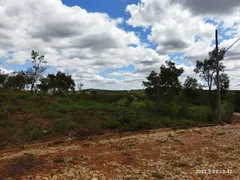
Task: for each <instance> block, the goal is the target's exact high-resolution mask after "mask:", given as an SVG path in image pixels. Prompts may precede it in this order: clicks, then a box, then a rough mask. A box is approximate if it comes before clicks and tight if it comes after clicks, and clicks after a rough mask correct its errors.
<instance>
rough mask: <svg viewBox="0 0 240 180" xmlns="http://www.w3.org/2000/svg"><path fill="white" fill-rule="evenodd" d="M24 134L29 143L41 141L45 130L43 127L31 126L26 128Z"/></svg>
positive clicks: (27, 125)
mask: <svg viewBox="0 0 240 180" xmlns="http://www.w3.org/2000/svg"><path fill="white" fill-rule="evenodd" d="M24 132H25V135H26V136H27V140H28V141H34V140H39V139H40V138H41V137H42V136H43V129H42V128H41V127H34V126H31V125H29V124H26V125H25V126H24Z"/></svg>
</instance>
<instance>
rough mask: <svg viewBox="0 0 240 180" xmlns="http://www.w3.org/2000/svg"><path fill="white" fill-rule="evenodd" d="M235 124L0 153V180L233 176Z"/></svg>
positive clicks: (239, 165)
mask: <svg viewBox="0 0 240 180" xmlns="http://www.w3.org/2000/svg"><path fill="white" fill-rule="evenodd" d="M239 154H240V124H239V123H236V124H231V125H224V126H215V127H205V128H193V129H188V130H176V131H155V132H154V131H153V132H146V133H142V134H130V135H124V136H117V137H111V138H100V139H88V140H84V141H80V142H68V143H65V144H61V145H55V146H54V147H49V146H46V145H44V146H42V147H41V146H40V147H38V148H32V149H25V150H21V151H18V152H1V153H0V179H7V178H9V177H10V178H9V179H11V178H12V179H31V178H32V179H73V178H75V179H84V180H85V179H94V178H95V179H94V180H97V179H218V180H220V179H224V180H226V179H238V178H239V177H240V156H239Z"/></svg>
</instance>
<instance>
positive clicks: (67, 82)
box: [56, 71, 75, 94]
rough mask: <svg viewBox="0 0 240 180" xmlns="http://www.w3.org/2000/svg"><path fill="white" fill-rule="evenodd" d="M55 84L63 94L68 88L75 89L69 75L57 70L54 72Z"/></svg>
mask: <svg viewBox="0 0 240 180" xmlns="http://www.w3.org/2000/svg"><path fill="white" fill-rule="evenodd" d="M56 85H57V90H58V93H59V94H65V93H67V92H69V90H71V91H74V90H75V82H74V80H73V79H72V76H71V75H68V74H65V73H62V72H61V71H58V72H57V74H56Z"/></svg>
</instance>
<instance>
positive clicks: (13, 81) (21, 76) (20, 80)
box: [5, 71, 29, 91]
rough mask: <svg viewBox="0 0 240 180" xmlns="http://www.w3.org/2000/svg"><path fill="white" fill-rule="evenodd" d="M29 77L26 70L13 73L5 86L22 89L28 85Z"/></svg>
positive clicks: (16, 89) (17, 89)
mask: <svg viewBox="0 0 240 180" xmlns="http://www.w3.org/2000/svg"><path fill="white" fill-rule="evenodd" d="M28 84H29V79H28V76H27V74H26V73H25V72H24V71H20V72H13V73H11V74H10V75H9V76H8V78H7V81H6V83H5V88H7V89H12V90H15V91H21V90H23V89H25V88H26V87H27V85H28Z"/></svg>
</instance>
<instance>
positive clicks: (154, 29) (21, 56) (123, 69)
mask: <svg viewBox="0 0 240 180" xmlns="http://www.w3.org/2000/svg"><path fill="white" fill-rule="evenodd" d="M0 17H1V18H0V65H1V69H2V72H5V73H8V72H12V71H19V70H26V69H27V68H28V67H30V66H31V63H30V58H31V51H32V50H34V51H36V52H38V53H39V54H43V55H45V60H46V61H47V65H48V66H49V68H48V71H47V72H46V73H55V72H57V71H62V72H66V73H69V74H71V75H72V77H73V79H74V80H75V83H76V84H78V83H83V84H84V88H86V89H87V88H97V89H111V90H130V89H143V88H144V87H143V85H142V81H144V80H146V77H147V76H148V75H149V74H150V72H151V71H152V70H154V71H156V72H159V68H160V66H161V65H162V64H164V63H165V61H169V60H171V61H174V62H175V63H176V65H177V67H183V68H184V73H183V75H182V76H181V77H180V80H181V82H184V80H185V78H186V77H187V76H191V77H195V78H198V75H197V74H195V73H194V71H193V69H194V68H195V65H196V60H204V59H205V58H207V56H208V52H209V51H211V50H212V49H213V48H214V44H215V40H214V39H215V30H216V29H217V30H218V32H219V47H220V48H228V47H229V46H230V45H231V44H232V43H233V42H234V41H236V40H237V39H238V38H239V37H240V1H239V0H228V1H226V0H201V1H195V0H41V1H34V0H21V1H19V0H8V1H6V0H0ZM223 63H224V65H225V66H226V71H225V72H226V73H228V75H229V76H230V88H231V89H240V86H239V84H240V71H239V69H240V41H239V42H238V43H236V44H235V45H234V46H233V47H232V48H231V49H230V50H229V51H228V52H227V54H226V57H225V58H224V61H223ZM199 80H200V79H199Z"/></svg>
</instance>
